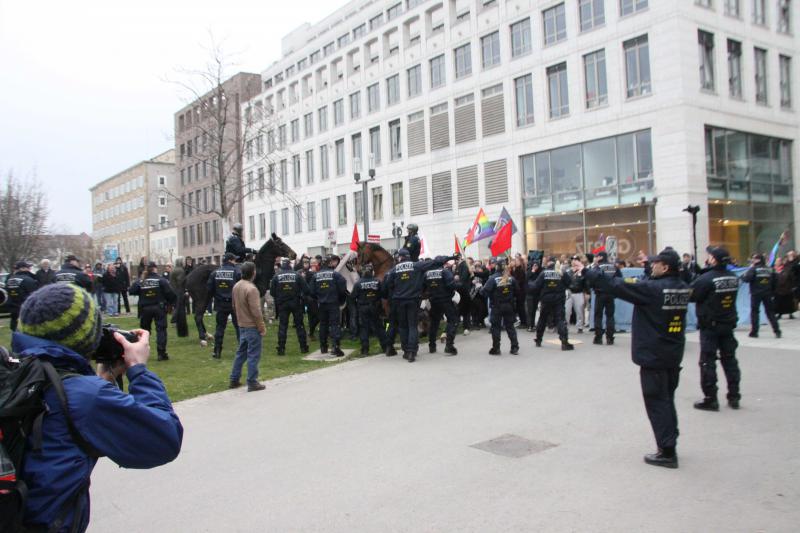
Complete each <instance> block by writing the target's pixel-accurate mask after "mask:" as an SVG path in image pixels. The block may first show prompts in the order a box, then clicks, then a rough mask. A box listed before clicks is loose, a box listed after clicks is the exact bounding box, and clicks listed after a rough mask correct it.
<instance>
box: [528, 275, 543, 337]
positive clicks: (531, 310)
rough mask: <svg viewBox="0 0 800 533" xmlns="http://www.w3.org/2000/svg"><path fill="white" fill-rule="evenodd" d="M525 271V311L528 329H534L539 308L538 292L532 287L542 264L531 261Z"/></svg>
mask: <svg viewBox="0 0 800 533" xmlns="http://www.w3.org/2000/svg"><path fill="white" fill-rule="evenodd" d="M528 267H529V268H528V272H526V273H525V312H526V313H528V331H530V332H531V333H533V332H534V331H536V311H537V310H538V309H539V292H538V291H537V290H536V289H534V287H535V286H536V279H537V278H538V277H539V275H540V274H541V273H542V265H541V264H539V262H538V261H531V263H530V264H529V265H528Z"/></svg>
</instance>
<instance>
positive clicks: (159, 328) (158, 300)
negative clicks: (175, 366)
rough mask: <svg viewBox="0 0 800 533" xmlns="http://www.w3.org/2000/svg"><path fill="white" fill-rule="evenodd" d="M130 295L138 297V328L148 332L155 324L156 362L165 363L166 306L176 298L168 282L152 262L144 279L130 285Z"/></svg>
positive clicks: (148, 265) (173, 302) (167, 357)
mask: <svg viewBox="0 0 800 533" xmlns="http://www.w3.org/2000/svg"><path fill="white" fill-rule="evenodd" d="M130 293H131V294H133V295H134V296H136V295H138V296H139V312H140V317H139V326H140V327H141V328H142V329H146V330H147V332H148V333H149V332H150V326H151V324H152V323H153V321H155V323H156V346H157V349H158V360H159V361H166V360H167V359H169V355H167V305H174V304H175V302H176V300H177V296H176V295H175V293H174V292H173V290H172V287H170V285H169V282H168V281H167V280H166V279H165V278H164V277H163V276H160V275H159V274H158V265H157V264H156V263H155V262H154V261H150V262H149V263H148V264H147V274H145V277H144V279H141V280H139V279H137V280H136V281H135V282H133V285H131V288H130Z"/></svg>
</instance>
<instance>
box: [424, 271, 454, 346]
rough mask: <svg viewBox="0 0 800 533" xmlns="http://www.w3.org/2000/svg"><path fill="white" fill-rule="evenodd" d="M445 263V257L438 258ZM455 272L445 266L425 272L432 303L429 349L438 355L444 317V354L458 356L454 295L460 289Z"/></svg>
mask: <svg viewBox="0 0 800 533" xmlns="http://www.w3.org/2000/svg"><path fill="white" fill-rule="evenodd" d="M436 259H437V260H439V261H444V260H445V258H444V257H437V258H436ZM459 286H460V285H459V283H457V282H456V280H455V276H453V272H452V271H451V270H450V269H449V268H447V267H444V266H440V267H436V268H432V269H431V270H428V271H427V272H425V290H426V291H427V293H428V300H429V301H430V303H431V312H430V324H429V327H428V349H429V351H430V353H436V337H438V335H439V324H440V323H441V321H442V317H444V318H445V319H446V320H447V325H446V326H445V339H446V340H445V345H444V353H446V354H448V355H457V354H458V350H456V347H455V338H456V329H457V328H458V311H457V310H456V306H455V304H454V303H453V295H454V294H455V292H456V289H458V288H459Z"/></svg>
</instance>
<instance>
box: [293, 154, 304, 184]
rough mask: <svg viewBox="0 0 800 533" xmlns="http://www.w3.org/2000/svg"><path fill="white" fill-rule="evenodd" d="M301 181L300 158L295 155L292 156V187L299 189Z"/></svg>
mask: <svg viewBox="0 0 800 533" xmlns="http://www.w3.org/2000/svg"><path fill="white" fill-rule="evenodd" d="M301 184H302V183H301V181H300V156H299V155H297V154H295V155H293V156H292V186H293V187H294V188H295V189H299V188H300V185H301Z"/></svg>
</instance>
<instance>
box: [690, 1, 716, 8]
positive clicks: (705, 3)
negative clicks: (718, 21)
mask: <svg viewBox="0 0 800 533" xmlns="http://www.w3.org/2000/svg"><path fill="white" fill-rule="evenodd" d="M711 2H712V0H694V3H695V4H697V5H698V6H701V7H707V8H709V9H712V8H713V7H714V6H713V5H712V3H711Z"/></svg>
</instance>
